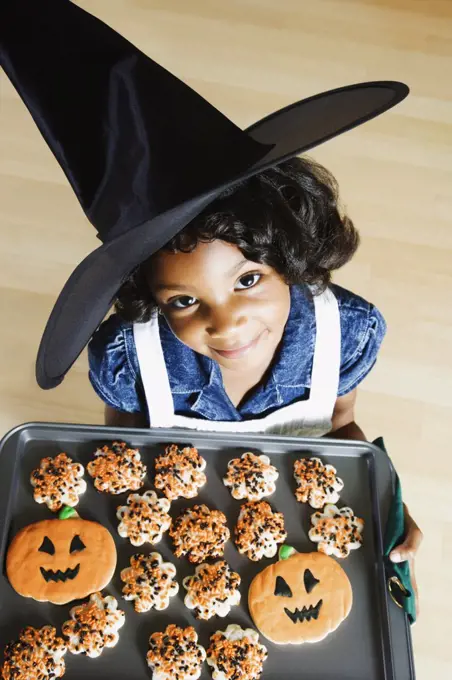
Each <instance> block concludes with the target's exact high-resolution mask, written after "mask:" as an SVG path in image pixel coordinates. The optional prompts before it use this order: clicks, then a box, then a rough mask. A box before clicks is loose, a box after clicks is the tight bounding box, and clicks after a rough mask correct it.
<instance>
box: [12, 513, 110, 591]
mask: <svg viewBox="0 0 452 680" xmlns="http://www.w3.org/2000/svg"><path fill="white" fill-rule="evenodd" d="M115 568H116V546H115V543H114V541H113V538H112V536H111V534H110V533H109V532H108V531H107V529H105V527H103V526H101V525H100V524H97V522H90V521H87V520H84V519H81V518H80V517H78V516H77V513H76V512H75V511H74V510H72V509H70V508H66V509H64V510H63V511H62V512H61V513H60V516H59V519H48V520H44V521H42V522H36V523H35V524H30V525H28V526H26V527H25V528H24V529H22V531H20V532H19V533H18V534H17V536H16V537H15V538H14V539H13V541H12V543H11V545H10V547H9V550H8V554H7V557H6V573H7V575H8V579H9V582H10V583H11V585H12V587H13V588H14V590H16V591H17V592H18V593H19V595H23V596H24V597H32V598H33V599H34V600H38V601H39V602H52V603H53V604H65V603H66V602H71V601H72V600H78V599H80V598H82V597H86V596H87V595H90V594H91V593H93V592H95V591H98V590H101V589H102V588H105V586H106V585H107V584H108V583H109V581H110V580H111V578H112V576H113V574H114V570H115Z"/></svg>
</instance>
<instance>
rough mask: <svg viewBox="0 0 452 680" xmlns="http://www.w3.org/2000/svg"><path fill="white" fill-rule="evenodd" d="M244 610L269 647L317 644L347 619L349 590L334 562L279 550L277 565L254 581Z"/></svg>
mask: <svg viewBox="0 0 452 680" xmlns="http://www.w3.org/2000/svg"><path fill="white" fill-rule="evenodd" d="M248 605H249V609H250V613H251V617H252V619H253V621H254V623H255V625H256V626H257V628H259V630H260V632H261V633H262V635H264V636H265V637H266V638H268V639H269V640H271V641H272V642H275V643H279V644H301V643H302V642H319V641H320V640H322V639H323V638H324V637H326V636H327V635H328V634H329V633H331V632H332V631H333V630H335V629H336V628H337V627H338V626H339V625H340V624H341V623H342V621H343V620H344V619H345V618H346V617H347V615H348V613H349V612H350V609H351V606H352V588H351V585H350V581H349V580H348V577H347V575H346V573H345V571H344V570H343V569H342V567H341V566H339V564H338V563H337V562H335V560H334V559H333V558H331V557H328V556H327V555H324V554H322V553H318V552H314V553H296V552H295V551H293V549H290V548H289V547H288V546H283V547H282V549H281V550H280V561H279V562H276V563H275V564H271V565H270V566H269V567H267V568H266V569H264V570H263V571H261V572H260V573H259V574H258V575H257V576H256V577H255V578H254V580H253V581H252V583H251V586H250V589H249V593H248Z"/></svg>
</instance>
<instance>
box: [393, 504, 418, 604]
mask: <svg viewBox="0 0 452 680" xmlns="http://www.w3.org/2000/svg"><path fill="white" fill-rule="evenodd" d="M403 508H404V512H405V529H406V536H405V540H404V541H403V543H401V544H400V545H398V546H397V547H396V548H394V550H392V551H391V553H390V555H389V559H390V560H391V561H392V562H405V561H406V560H408V563H409V565H410V576H411V583H412V586H413V590H414V597H415V600H416V616H419V592H418V589H417V583H416V576H415V573H414V558H415V557H416V553H417V551H418V550H419V548H420V545H421V543H422V538H423V536H422V531H421V530H420V529H419V527H418V525H417V524H416V522H415V521H414V519H413V518H412V517H411V515H410V513H409V511H408V508H407V506H406V505H405V504H403Z"/></svg>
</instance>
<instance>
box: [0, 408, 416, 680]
mask: <svg viewBox="0 0 452 680" xmlns="http://www.w3.org/2000/svg"><path fill="white" fill-rule="evenodd" d="M55 429H57V430H60V431H61V432H62V433H64V432H65V431H67V432H70V431H74V430H78V431H79V432H83V433H84V434H95V435H96V438H97V439H102V438H104V435H105V439H117V438H118V432H120V433H121V438H123V439H125V440H127V439H128V438H129V437H130V438H133V437H134V436H139V437H143V436H144V437H146V436H147V435H149V433H152V434H153V435H156V434H161V435H162V437H166V438H168V437H169V436H170V435H171V438H174V434H175V433H176V434H178V433H180V434H181V435H183V434H185V435H189V437H190V436H191V437H192V438H193V439H195V438H196V439H201V440H210V441H212V440H214V441H215V442H217V443H220V442H221V443H223V442H225V443H226V442H227V443H228V444H229V445H231V444H232V445H233V443H234V440H236V441H237V442H239V441H241V440H242V441H243V439H246V440H247V441H248V442H250V443H252V442H256V444H258V443H259V442H261V443H262V442H263V441H264V440H268V439H271V440H272V441H273V442H275V443H277V444H284V443H286V444H290V445H296V446H297V447H298V446H299V447H306V448H309V446H312V445H313V444H314V445H315V446H318V445H319V444H321V443H322V442H324V443H325V445H328V446H333V448H338V449H340V448H346V447H347V448H348V447H350V444H351V443H352V445H353V447H354V448H355V449H362V450H363V453H367V454H368V455H369V459H368V460H369V463H370V467H371V470H370V474H369V479H370V486H371V504H372V506H373V508H374V511H373V515H374V518H373V520H374V521H373V525H374V527H373V528H374V532H375V534H374V535H375V542H376V546H375V548H376V553H377V558H376V567H377V570H376V577H377V579H378V583H379V591H380V606H381V617H382V620H383V621H384V625H383V626H380V639H381V646H382V652H383V661H384V663H383V666H384V668H383V670H384V680H398V678H397V679H396V675H395V664H394V654H393V651H394V650H393V643H392V626H391V615H390V610H389V604H390V603H389V597H388V592H387V588H386V576H385V567H384V562H383V518H382V514H381V504H380V498H379V490H378V484H377V478H376V474H375V456H376V454H378V455H379V456H380V457H381V456H384V457H385V458H386V462H387V464H388V467H389V469H390V473H391V481H392V486H393V473H394V467H393V465H392V461H391V459H390V458H389V456H388V454H387V453H386V452H385V451H383V450H382V449H381V448H379V447H377V446H376V445H375V444H373V443H372V442H367V441H362V440H349V439H336V438H333V437H331V438H330V437H328V438H314V437H297V436H287V435H270V434H266V433H265V432H263V433H257V434H255V433H222V432H206V431H202V430H191V429H190V430H188V429H184V428H118V427H112V426H107V425H95V424H80V423H63V422H49V421H28V422H24V423H22V424H20V425H17V426H15V427H13V428H11V429H10V430H8V431H7V432H6V433H5V434H4V435H3V436H2V437H1V439H0V455H1V454H2V452H3V450H4V448H5V446H6V445H7V444H8V443H9V441H10V440H11V439H14V438H16V439H17V441H19V440H20V436H21V434H22V433H23V432H25V431H27V430H41V431H42V430H55ZM10 514H11V513H10V511H9V503H8V506H7V512H6V516H5V517H4V518H2V520H5V519H7V518H8V517H9V516H10ZM375 515H376V517H375ZM384 522H386V518H384ZM3 524H4V521H0V525H3ZM3 538H5V540H6V536H4V537H3ZM3 543H4V541H3V540H2V537H1V536H0V553H1V554H3V552H4V547H5V546H4V545H3ZM405 623H406V631H407V645H408V650H407V652H408V660H409V666H410V680H415V667H414V656H413V646H412V637H411V631H410V627H409V624H408V620H407V617H406V615H405Z"/></svg>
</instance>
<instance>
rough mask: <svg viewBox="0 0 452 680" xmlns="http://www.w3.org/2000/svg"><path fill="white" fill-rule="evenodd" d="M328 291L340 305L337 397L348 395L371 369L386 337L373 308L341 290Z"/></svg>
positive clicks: (378, 314) (369, 303) (380, 316)
mask: <svg viewBox="0 0 452 680" xmlns="http://www.w3.org/2000/svg"><path fill="white" fill-rule="evenodd" d="M331 289H332V291H333V293H334V295H335V296H336V299H337V301H338V305H339V314H340V322H341V372H340V383H339V396H342V395H343V394H347V392H351V390H353V389H354V388H355V387H357V385H358V384H359V383H360V382H361V381H362V380H363V379H364V378H365V377H366V375H367V374H368V373H369V372H370V370H371V369H372V368H373V366H374V364H375V362H376V360H377V355H378V352H379V350H380V346H381V343H382V342H383V338H384V336H385V334H386V322H385V320H384V317H383V315H382V314H381V312H380V311H379V310H378V309H377V307H375V305H374V304H372V303H371V302H368V301H367V300H365V299H364V298H362V297H360V296H359V295H356V294H355V293H352V292H351V291H349V290H346V289H345V288H342V287H341V286H337V285H332V286H331Z"/></svg>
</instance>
